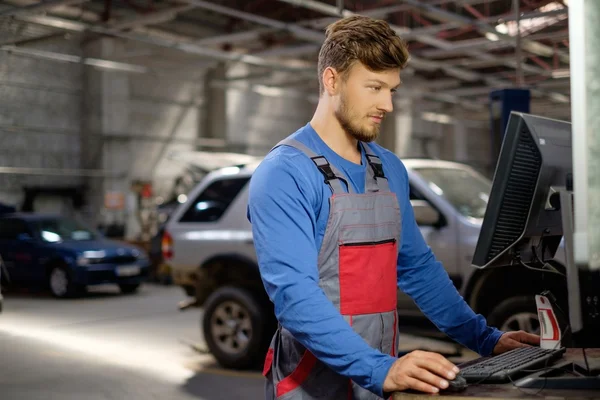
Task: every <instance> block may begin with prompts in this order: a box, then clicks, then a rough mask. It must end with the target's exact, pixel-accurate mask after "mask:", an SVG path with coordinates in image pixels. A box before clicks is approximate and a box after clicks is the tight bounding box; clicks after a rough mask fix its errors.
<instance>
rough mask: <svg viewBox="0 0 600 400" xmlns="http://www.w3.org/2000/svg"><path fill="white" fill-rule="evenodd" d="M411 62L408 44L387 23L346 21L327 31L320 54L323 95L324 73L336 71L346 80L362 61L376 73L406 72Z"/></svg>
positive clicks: (364, 19) (362, 19) (356, 17)
mask: <svg viewBox="0 0 600 400" xmlns="http://www.w3.org/2000/svg"><path fill="white" fill-rule="evenodd" d="M408 60H409V54H408V48H407V46H406V43H405V42H404V41H403V40H402V39H401V38H400V37H399V36H398V35H397V34H396V32H394V30H393V29H392V28H390V26H389V25H388V23H387V22H385V21H383V20H378V19H374V18H370V17H366V16H362V15H354V16H351V17H346V18H342V19H340V20H338V21H336V22H334V23H333V24H331V25H329V26H328V27H327V30H326V32H325V41H324V42H323V45H322V46H321V50H320V51H319V63H318V71H319V93H323V90H324V87H323V71H325V68H327V67H332V68H334V69H335V70H336V71H337V72H338V73H340V75H341V76H342V78H344V75H345V73H346V72H347V71H348V70H349V69H350V67H351V66H352V65H353V64H354V63H355V62H356V61H360V62H361V63H362V64H363V65H364V66H365V67H366V68H368V69H370V70H372V71H377V72H379V71H384V70H387V69H393V68H399V69H403V68H404V67H405V66H406V64H407V63H408Z"/></svg>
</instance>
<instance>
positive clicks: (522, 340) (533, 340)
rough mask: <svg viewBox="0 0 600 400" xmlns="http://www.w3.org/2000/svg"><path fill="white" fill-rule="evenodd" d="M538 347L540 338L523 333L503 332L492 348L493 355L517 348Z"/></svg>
mask: <svg viewBox="0 0 600 400" xmlns="http://www.w3.org/2000/svg"><path fill="white" fill-rule="evenodd" d="M530 345H534V346H539V345H540V337H539V336H538V335H534V334H531V333H527V332H525V331H516V332H505V333H503V334H502V336H500V340H498V343H496V346H495V347H494V351H493V354H501V353H504V352H506V351H509V350H512V349H516V348H518V347H528V346H530Z"/></svg>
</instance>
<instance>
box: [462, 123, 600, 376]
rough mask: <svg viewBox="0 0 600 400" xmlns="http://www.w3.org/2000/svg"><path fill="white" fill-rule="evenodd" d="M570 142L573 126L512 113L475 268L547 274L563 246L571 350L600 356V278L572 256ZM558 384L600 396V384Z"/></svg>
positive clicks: (495, 176)
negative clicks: (511, 267)
mask: <svg viewBox="0 0 600 400" xmlns="http://www.w3.org/2000/svg"><path fill="white" fill-rule="evenodd" d="M571 140H572V139H571V124H570V123H569V122H565V121H558V120H554V119H549V118H543V117H539V116H534V115H530V114H525V113H519V112H512V113H511V116H510V119H509V122H508V125H507V128H506V132H505V136H504V139H503V142H502V147H501V150H500V155H499V158H498V163H497V165H496V171H495V173H494V179H493V184H492V190H491V192H490V195H489V200H488V205H487V208H486V212H485V214H484V219H483V223H482V227H481V233H480V236H479V240H478V242H477V246H476V249H475V253H474V255H473V262H472V264H473V266H475V267H477V268H498V267H504V266H509V265H517V266H519V265H521V266H522V267H523V268H536V269H543V268H544V267H546V266H547V263H548V261H549V260H552V259H553V258H554V257H555V254H556V251H557V249H558V247H559V246H560V243H561V240H563V239H564V250H565V264H566V265H565V279H566V287H567V291H568V301H569V307H568V313H569V325H570V326H569V328H571V329H570V330H571V333H572V338H573V341H572V343H571V346H572V347H596V348H597V347H600V301H599V300H598V299H599V298H600V274H599V273H598V271H592V270H589V269H586V268H585V266H581V265H577V266H576V265H575V260H574V256H573V212H574V210H573V172H572V170H573V160H572V156H571V155H572V150H571V148H572V146H571ZM540 276H541V274H540ZM540 279H542V278H540ZM535 294H536V293H532V296H533V295H535ZM544 382H545V381H544ZM582 382H583V383H582ZM590 382H591V383H590ZM556 384H557V385H559V386H561V385H562V386H564V387H571V388H576V387H582V386H581V385H584V384H585V385H596V386H594V387H598V388H600V377H598V376H597V375H594V376H593V379H592V380H591V381H590V380H585V381H582V380H576V382H572V381H569V380H566V379H561V380H557V381H556Z"/></svg>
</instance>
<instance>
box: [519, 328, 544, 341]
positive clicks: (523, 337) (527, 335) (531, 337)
mask: <svg viewBox="0 0 600 400" xmlns="http://www.w3.org/2000/svg"><path fill="white" fill-rule="evenodd" d="M520 333H521V334H520V335H519V341H521V342H523V343H529V344H540V337H539V336H538V335H534V334H532V333H528V332H525V331H523V332H520Z"/></svg>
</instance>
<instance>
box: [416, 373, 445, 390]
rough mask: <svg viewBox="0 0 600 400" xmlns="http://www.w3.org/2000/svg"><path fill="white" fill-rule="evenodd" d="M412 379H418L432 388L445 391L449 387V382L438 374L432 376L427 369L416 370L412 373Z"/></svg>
mask: <svg viewBox="0 0 600 400" xmlns="http://www.w3.org/2000/svg"><path fill="white" fill-rule="evenodd" d="M409 376H410V377H412V378H415V379H418V380H419V381H421V382H425V383H427V384H429V385H431V386H435V387H437V388H440V389H445V388H447V387H448V380H447V379H445V378H443V375H442V377H440V376H439V375H437V374H432V373H431V372H429V371H428V370H427V369H424V368H416V369H414V370H413V371H411V373H410V375H409Z"/></svg>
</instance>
